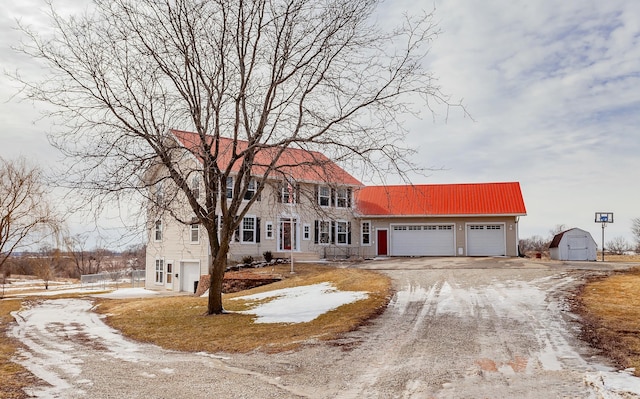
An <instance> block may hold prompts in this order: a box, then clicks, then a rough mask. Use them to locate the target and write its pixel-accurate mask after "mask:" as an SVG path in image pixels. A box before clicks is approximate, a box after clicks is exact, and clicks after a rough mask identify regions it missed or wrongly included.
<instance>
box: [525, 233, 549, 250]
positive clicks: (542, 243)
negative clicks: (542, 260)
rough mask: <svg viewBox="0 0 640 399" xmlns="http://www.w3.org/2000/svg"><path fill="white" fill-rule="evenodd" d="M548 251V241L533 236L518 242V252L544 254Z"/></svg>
mask: <svg viewBox="0 0 640 399" xmlns="http://www.w3.org/2000/svg"><path fill="white" fill-rule="evenodd" d="M548 249H549V240H547V239H545V238H543V237H541V236H538V235H534V236H531V237H529V238H523V239H521V240H520V251H521V252H523V253H527V252H545V251H547V250H548Z"/></svg>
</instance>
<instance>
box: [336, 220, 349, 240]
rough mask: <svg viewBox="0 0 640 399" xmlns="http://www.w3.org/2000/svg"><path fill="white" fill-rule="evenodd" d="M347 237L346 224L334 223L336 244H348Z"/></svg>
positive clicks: (347, 229)
mask: <svg viewBox="0 0 640 399" xmlns="http://www.w3.org/2000/svg"><path fill="white" fill-rule="evenodd" d="M348 235H349V228H348V225H347V222H336V242H337V243H338V244H342V245H344V244H348V240H347V237H348Z"/></svg>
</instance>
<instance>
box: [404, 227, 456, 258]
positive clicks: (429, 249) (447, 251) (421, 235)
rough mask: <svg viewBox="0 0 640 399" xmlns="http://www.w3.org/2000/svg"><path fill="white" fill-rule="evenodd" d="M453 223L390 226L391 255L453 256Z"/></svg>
mask: <svg viewBox="0 0 640 399" xmlns="http://www.w3.org/2000/svg"><path fill="white" fill-rule="evenodd" d="M454 227H455V226H454V225H453V224H398V225H392V226H391V255H392V256H454V255H455V228H454Z"/></svg>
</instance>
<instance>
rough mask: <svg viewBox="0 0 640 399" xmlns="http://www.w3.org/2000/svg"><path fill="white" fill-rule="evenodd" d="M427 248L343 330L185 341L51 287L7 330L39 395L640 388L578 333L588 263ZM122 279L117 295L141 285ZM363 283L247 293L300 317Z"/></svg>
mask: <svg viewBox="0 0 640 399" xmlns="http://www.w3.org/2000/svg"><path fill="white" fill-rule="evenodd" d="M415 262H420V261H419V260H415ZM422 262H426V263H424V264H423V265H422V267H421V268H420V267H419V264H411V265H409V267H407V266H408V264H407V263H403V262H399V263H398V264H394V263H392V262H391V261H390V263H387V262H385V263H387V264H385V265H384V269H385V270H386V271H385V272H386V273H388V274H390V275H391V276H392V277H393V280H394V286H395V289H396V294H395V296H394V297H393V299H392V302H391V304H390V306H389V308H388V309H387V311H386V312H385V313H384V314H383V315H381V316H380V317H379V318H378V319H376V320H374V321H373V323H372V324H371V325H369V326H365V327H363V328H361V329H360V330H358V331H355V332H353V333H350V334H347V335H345V337H344V338H343V339H341V340H339V341H338V342H336V343H317V344H313V345H308V346H305V347H303V348H302V349H301V350H299V351H295V352H287V353H281V354H265V353H250V354H234V355H229V354H225V355H224V356H218V355H216V354H191V353H178V352H172V351H166V350H163V349H161V348H158V347H155V346H153V345H148V344H142V343H137V342H132V341H130V340H127V339H125V338H123V337H122V336H121V335H120V334H119V333H118V332H117V331H115V330H113V329H111V328H110V327H108V326H106V325H105V324H104V323H103V322H102V320H101V319H100V317H99V316H98V315H97V314H95V313H93V312H92V311H91V308H92V306H93V305H92V303H91V301H90V300H88V299H50V300H44V301H42V302H40V303H37V304H34V305H33V306H32V307H31V308H28V309H23V310H21V311H20V312H17V313H16V314H15V319H16V325H15V326H14V327H13V328H12V329H11V334H12V335H13V336H15V337H16V338H18V339H20V340H21V341H22V342H23V343H24V344H25V349H24V350H23V351H21V353H20V354H19V356H18V357H17V358H16V361H18V362H19V363H21V364H23V365H24V366H25V367H27V368H28V369H29V370H31V371H32V373H34V374H35V375H36V376H38V377H39V378H41V379H42V380H43V381H44V382H45V383H43V384H41V385H38V386H34V387H31V388H30V390H29V392H28V393H29V394H31V395H33V396H35V397H42V398H112V397H129V398H145V397H203V392H209V391H211V392H216V396H217V397H251V398H300V397H306V398H364V397H367V398H396V397H397V398H478V397H483V398H484V397H486V398H499V397H504V398H606V399H609V398H640V379H638V378H636V377H633V376H632V375H631V373H630V371H628V370H627V371H622V372H617V371H615V370H613V369H611V368H609V367H607V365H606V361H605V360H604V359H602V358H600V357H598V356H596V355H595V353H593V351H591V350H590V349H589V348H588V347H586V346H585V345H584V344H583V343H582V342H580V341H578V340H577V338H576V333H577V325H576V324H575V320H574V319H573V318H572V316H571V314H569V313H568V312H567V308H566V306H565V305H564V302H563V301H562V293H563V292H566V290H567V289H568V288H570V287H572V286H573V285H574V284H575V283H576V282H577V281H578V280H579V279H580V278H581V275H582V274H581V273H582V272H579V271H578V272H568V271H563V270H558V269H557V268H548V267H543V266H541V265H536V267H528V266H527V265H526V264H517V265H515V266H514V267H504V265H499V264H496V266H499V267H496V268H488V269H487V268H473V267H469V265H467V266H466V267H465V268H450V269H447V268H446V267H444V268H438V269H433V268H430V267H429V263H428V260H423V261H422ZM496 262H499V261H496ZM363 266H364V267H367V265H366V264H364V265H363ZM372 267H377V265H376V266H372ZM119 291H121V292H120V293H118V291H115V292H113V293H111V294H107V295H111V296H112V297H124V296H139V295H144V294H145V292H144V290H142V291H140V290H119ZM363 295H366V293H341V292H339V291H336V290H335V289H334V288H333V287H331V286H330V285H328V284H317V285H313V286H307V287H301V288H298V289H288V290H284V291H272V292H271V293H266V294H261V295H260V296H252V297H245V299H249V300H256V301H260V303H261V306H259V307H257V308H254V309H252V310H251V312H252V313H254V314H257V315H258V316H259V317H263V319H262V321H263V322H268V321H269V320H271V321H281V320H289V321H290V322H302V321H303V319H308V318H310V317H311V318H312V317H316V316H317V314H318V313H319V312H320V314H321V312H323V311H327V310H328V309H330V308H333V307H335V306H339V304H340V303H345V302H347V301H352V300H357V299H358V298H361V297H362V296H363ZM265 298H273V299H272V300H271V301H268V302H263V301H262V300H263V299H265ZM334 299H336V300H337V302H335V303H333V304H331V303H330V302H331V301H332V300H334ZM323 302H326V303H323ZM308 310H313V311H308Z"/></svg>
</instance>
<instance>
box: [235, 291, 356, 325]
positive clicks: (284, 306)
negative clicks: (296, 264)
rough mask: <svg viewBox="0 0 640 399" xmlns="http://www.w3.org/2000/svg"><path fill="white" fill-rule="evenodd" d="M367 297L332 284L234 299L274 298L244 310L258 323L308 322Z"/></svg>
mask: <svg viewBox="0 0 640 399" xmlns="http://www.w3.org/2000/svg"><path fill="white" fill-rule="evenodd" d="M367 297H368V293H367V292H363V291H339V290H337V289H336V288H335V287H334V286H332V285H331V284H329V283H320V284H313V285H305V286H301V287H294V288H285V289H281V290H273V291H268V292H264V293H261V294H254V295H246V296H243V297H239V298H234V299H243V300H248V301H252V300H255V301H260V300H264V299H272V300H271V301H269V302H266V303H263V304H260V305H258V306H256V307H255V308H253V309H251V310H247V311H244V312H241V313H245V314H254V315H256V316H257V319H256V320H255V322H256V323H306V322H310V321H312V320H314V319H315V318H317V317H318V316H320V315H322V314H324V313H326V312H329V311H331V310H333V309H337V308H338V307H340V306H342V305H346V304H348V303H352V302H356V301H359V300H362V299H366V298H367Z"/></svg>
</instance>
